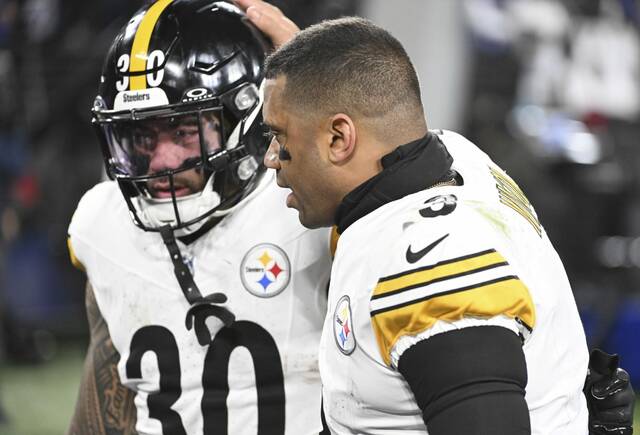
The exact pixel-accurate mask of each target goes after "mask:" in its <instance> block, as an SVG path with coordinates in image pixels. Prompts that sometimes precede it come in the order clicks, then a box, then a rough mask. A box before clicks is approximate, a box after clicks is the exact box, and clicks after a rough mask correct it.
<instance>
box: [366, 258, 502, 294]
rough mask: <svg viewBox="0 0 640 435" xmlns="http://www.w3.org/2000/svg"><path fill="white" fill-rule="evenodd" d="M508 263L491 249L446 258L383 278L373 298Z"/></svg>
mask: <svg viewBox="0 0 640 435" xmlns="http://www.w3.org/2000/svg"><path fill="white" fill-rule="evenodd" d="M505 264H507V263H506V261H505V259H504V257H503V256H502V255H500V254H499V253H497V252H496V251H495V250H493V249H491V250H488V251H483V252H478V253H476V254H471V255H467V256H464V257H459V258H454V259H451V260H445V261H442V262H440V263H436V264H434V265H431V266H426V267H422V268H418V269H412V270H408V271H406V272H402V273H400V274H397V275H394V276H390V277H386V278H382V279H381V280H380V281H378V285H376V288H375V289H374V291H373V297H372V298H373V299H378V298H381V297H384V296H388V295H391V294H394V293H398V292H400V291H402V290H407V289H411V288H415V287H420V286H423V285H427V284H429V283H431V282H435V281H442V280H444V279H447V278H454V277H457V276H461V275H464V274H467V273H473V272H479V271H480V270H484V269H488V268H490V267H492V266H493V267H497V266H502V265H505Z"/></svg>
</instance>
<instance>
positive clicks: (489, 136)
mask: <svg viewBox="0 0 640 435" xmlns="http://www.w3.org/2000/svg"><path fill="white" fill-rule="evenodd" d="M141 3H142V2H141V1H125V0H110V1H93V2H80V1H77V0H76V1H72V0H66V1H64V2H63V1H62V0H0V325H1V328H0V350H1V353H2V357H1V360H2V362H1V364H2V365H1V367H0V421H1V422H2V423H0V434H16V435H21V434H25V435H49V434H60V433H63V432H64V431H65V428H66V426H67V424H68V421H69V418H70V416H71V412H72V410H73V406H74V402H75V397H76V392H77V388H78V384H79V378H80V372H81V368H82V359H83V355H84V351H85V348H86V344H87V331H86V319H85V315H84V311H83V288H84V277H83V276H82V274H81V273H80V272H78V271H75V270H73V269H72V267H71V266H70V264H69V262H68V257H67V252H66V244H65V238H66V227H67V225H68V222H69V219H70V218H71V214H72V213H73V211H74V209H75V206H76V204H77V202H78V200H79V198H80V196H81V195H82V193H83V192H84V191H85V190H87V189H88V188H89V187H91V186H92V185H93V184H95V183H96V182H97V181H99V180H100V178H101V177H102V167H101V164H102V163H101V157H100V153H99V148H98V145H97V143H96V140H95V138H94V136H93V133H92V130H91V127H90V122H89V121H90V113H89V108H90V107H91V103H92V100H93V96H94V93H95V90H96V88H97V83H98V78H99V71H100V67H101V62H102V58H103V55H104V54H105V52H106V49H107V47H108V45H109V43H110V42H111V38H112V37H113V35H115V33H116V32H117V30H118V29H119V28H120V27H121V26H122V25H123V23H124V22H125V20H126V19H127V18H128V17H129V16H130V15H131V14H132V13H133V12H134V11H135V10H136V9H137V8H138V7H139V6H140V4H141ZM273 3H275V4H277V5H278V6H280V7H281V8H282V9H283V10H284V11H285V13H287V14H288V15H289V16H291V17H292V18H293V19H294V21H296V22H297V23H298V24H299V25H300V26H303V27H304V26H307V25H309V24H311V23H313V22H316V21H318V20H320V19H322V18H326V17H336V16H340V15H346V14H354V13H356V14H359V15H363V16H366V17H369V18H371V19H372V20H373V21H375V22H377V23H379V24H381V25H382V26H384V27H386V28H387V29H389V30H390V31H391V32H392V33H394V34H395V35H396V36H397V37H398V38H399V39H400V40H401V41H402V42H403V43H404V44H405V46H406V48H407V50H408V51H409V54H410V55H411V57H412V59H413V60H414V62H415V64H416V67H417V69H418V73H419V75H420V79H421V83H422V88H423V98H424V103H425V106H426V112H427V118H428V122H429V126H430V127H431V128H447V129H453V130H457V131H460V132H462V133H464V134H465V135H466V136H467V137H469V138H471V139H472V140H474V141H475V142H476V143H477V144H478V145H479V146H480V147H481V148H483V149H484V150H485V151H486V152H487V153H488V154H490V155H491V157H492V158H493V159H494V160H495V161H497V162H498V163H499V164H500V165H501V166H502V167H503V168H505V169H506V170H507V171H508V172H509V173H510V174H511V175H512V176H513V177H514V178H515V179H516V180H518V181H519V183H520V186H521V187H522V189H523V190H524V191H525V192H526V193H527V195H528V196H529V198H530V199H531V201H532V203H533V204H534V205H535V206H536V209H537V211H538V214H539V216H540V218H541V221H542V223H543V225H544V226H545V227H546V229H547V232H548V233H549V234H550V237H551V239H552V240H553V241H554V243H555V246H556V248H557V250H558V252H559V253H560V255H561V257H562V258H563V260H564V262H565V265H566V268H567V272H568V274H569V277H570V279H571V281H572V285H573V288H574V292H575V296H576V299H577V301H578V304H579V308H580V312H581V315H582V319H583V322H584V325H585V329H586V332H587V336H588V340H589V345H590V346H591V347H595V346H598V347H601V348H603V349H605V350H607V351H609V352H616V353H619V354H620V355H621V358H622V364H623V366H624V367H625V368H626V369H627V370H628V371H629V373H630V374H631V377H632V380H633V382H634V383H635V385H636V386H637V389H638V390H640V342H639V340H638V338H637V334H638V332H637V331H640V143H639V140H640V119H639V114H640V42H639V41H640V38H639V37H638V36H639V35H638V33H639V28H640V1H638V0H561V1H560V0H399V1H394V2H390V1H385V0H324V1H322V0H306V1H305V0H274V1H273ZM639 413H640V410H638V411H637V412H636V418H637V419H638V417H640V416H639V415H638V414H639ZM636 431H640V425H638V424H636ZM639 433H640V432H639Z"/></svg>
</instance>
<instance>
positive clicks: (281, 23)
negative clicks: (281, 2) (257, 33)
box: [234, 0, 300, 48]
mask: <svg viewBox="0 0 640 435" xmlns="http://www.w3.org/2000/svg"><path fill="white" fill-rule="evenodd" d="M234 1H235V3H236V4H237V5H238V6H239V7H240V8H241V9H242V10H243V11H245V12H246V14H247V16H248V17H249V19H250V20H251V22H252V23H253V24H255V26H256V27H257V28H258V29H260V30H261V31H262V32H263V33H264V34H265V35H267V36H268V37H269V38H270V39H271V42H273V45H274V46H275V47H276V48H278V47H280V46H281V45H282V44H285V43H286V42H288V41H289V40H290V39H291V38H293V37H294V35H295V34H296V33H298V32H299V31H300V29H299V28H298V26H297V25H296V24H295V23H294V22H293V21H291V20H290V19H289V18H287V17H285V16H284V14H283V13H282V11H281V10H280V9H278V8H277V7H275V6H273V5H272V4H269V3H267V2H265V1H262V0H234Z"/></svg>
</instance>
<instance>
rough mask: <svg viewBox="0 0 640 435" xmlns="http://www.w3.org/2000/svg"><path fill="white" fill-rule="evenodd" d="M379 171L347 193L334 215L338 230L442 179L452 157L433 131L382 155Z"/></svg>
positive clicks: (448, 168)
mask: <svg viewBox="0 0 640 435" xmlns="http://www.w3.org/2000/svg"><path fill="white" fill-rule="evenodd" d="M381 163H382V168H383V169H382V172H380V173H379V174H377V175H375V176H374V177H372V178H370V179H369V180H367V181H365V182H364V183H362V184H361V185H360V186H358V187H356V188H355V189H354V190H353V191H351V192H350V193H349V194H347V195H346V196H345V197H344V199H343V200H342V203H341V204H340V206H339V207H338V210H337V211H336V216H335V222H336V225H337V229H338V233H342V232H344V230H346V229H347V228H348V227H349V226H350V225H351V224H352V223H354V222H355V221H357V220H358V219H360V218H361V217H364V216H366V215H367V214H369V213H371V212H372V211H374V210H376V209H377V208H379V207H381V206H383V205H385V204H387V203H388V202H391V201H395V200H397V199H400V198H403V197H405V196H407V195H410V194H412V193H415V192H419V191H420V190H424V189H426V188H428V187H431V186H433V185H434V184H437V183H439V182H441V181H443V180H444V179H445V178H446V177H447V176H448V175H449V173H450V169H451V164H452V163H453V158H452V157H451V155H450V154H449V152H448V151H447V149H446V148H445V146H444V144H443V143H442V142H441V141H440V139H439V138H438V136H437V135H436V134H434V133H431V132H429V133H427V134H426V136H424V137H422V138H420V139H418V140H415V141H413V142H409V143H407V144H404V145H400V146H399V147H398V148H396V149H395V150H393V151H392V152H390V153H389V154H387V155H385V156H384V157H382V162H381Z"/></svg>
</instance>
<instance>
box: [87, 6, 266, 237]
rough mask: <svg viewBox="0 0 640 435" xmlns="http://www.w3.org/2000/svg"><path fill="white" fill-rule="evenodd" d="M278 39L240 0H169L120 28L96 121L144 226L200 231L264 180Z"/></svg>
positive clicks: (113, 169)
mask: <svg viewBox="0 0 640 435" xmlns="http://www.w3.org/2000/svg"><path fill="white" fill-rule="evenodd" d="M269 48H270V46H269V43H268V42H267V40H266V39H265V38H264V36H263V35H262V34H261V33H260V32H259V31H258V30H257V29H256V28H255V27H253V25H252V24H251V23H250V22H249V21H248V20H247V19H246V17H245V16H244V14H243V13H242V12H241V11H240V10H239V9H238V8H237V7H235V6H234V5H232V4H231V3H227V2H220V1H218V2H212V1H210V0H209V1H204V0H191V1H185V0H159V1H157V2H155V3H152V4H150V5H147V6H145V7H144V8H142V9H141V10H139V11H138V12H137V13H136V14H135V15H134V16H133V17H132V18H131V20H130V21H129V22H128V24H127V25H126V26H125V27H124V28H123V29H122V30H121V31H120V33H119V34H118V35H117V36H116V38H115V40H114V42H113V44H112V45H111V48H110V49H109V52H108V54H107V57H106V60H105V63H104V67H103V71H102V76H101V79H100V85H99V93H98V96H97V97H96V99H95V102H94V105H93V109H92V113H93V124H94V126H95V129H96V131H97V133H98V136H99V138H100V142H101V146H102V151H103V155H104V160H105V165H106V169H107V174H108V175H109V177H110V178H111V179H114V180H116V181H117V182H118V184H119V186H120V189H121V190H122V193H123V195H124V198H125V200H126V202H127V205H128V207H129V209H130V211H131V214H132V216H133V219H134V222H135V223H136V225H138V226H139V227H140V228H142V229H144V230H146V231H158V230H159V229H160V228H161V227H163V226H166V225H170V226H171V227H172V228H173V229H174V230H180V232H181V233H182V234H188V233H191V232H193V231H196V230H197V229H198V228H200V227H201V226H202V224H203V223H204V222H206V221H207V218H208V217H213V216H220V215H223V214H225V213H228V212H229V211H231V210H232V209H233V208H234V207H236V206H237V205H238V204H240V203H241V202H242V200H243V199H245V198H246V197H247V196H248V195H249V194H250V193H251V192H252V191H253V190H254V189H255V187H256V185H257V183H258V181H259V180H260V178H261V176H262V175H263V174H264V171H265V169H264V166H263V165H262V163H261V162H262V157H263V156H264V153H265V151H266V149H267V147H268V143H267V141H266V139H265V138H264V136H263V134H262V133H263V132H262V115H261V109H262V84H263V79H264V76H263V68H262V65H263V61H264V58H265V55H266V52H267V51H268V50H269Z"/></svg>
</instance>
